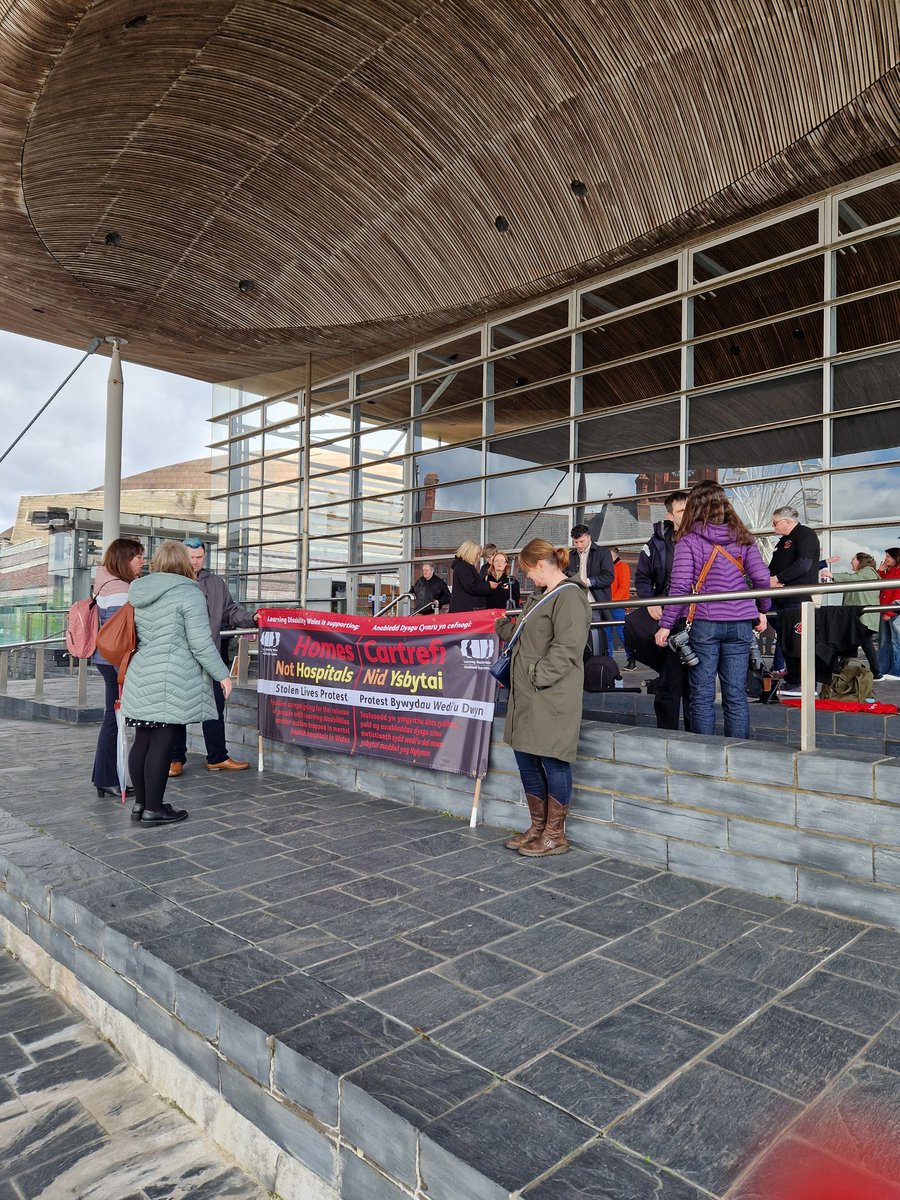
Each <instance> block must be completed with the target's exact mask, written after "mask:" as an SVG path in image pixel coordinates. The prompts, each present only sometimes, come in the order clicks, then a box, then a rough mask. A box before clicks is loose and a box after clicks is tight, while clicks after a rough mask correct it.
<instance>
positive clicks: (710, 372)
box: [694, 313, 822, 387]
mask: <svg viewBox="0 0 900 1200" xmlns="http://www.w3.org/2000/svg"><path fill="white" fill-rule="evenodd" d="M821 354H822V317H821V314H820V313H806V314H805V315H804V316H800V317H791V318H790V320H787V321H778V322H776V323H775V324H774V325H762V326H759V327H758V328H756V329H747V330H744V332H743V333H731V334H728V335H727V336H726V337H724V338H716V339H715V341H712V342H701V343H700V344H699V345H697V346H695V347H694V383H695V385H696V386H697V387H706V386H708V385H709V384H711V383H722V382H724V381H725V380H726V379H740V378H741V377H742V376H744V375H761V374H762V373H763V372H764V371H774V370H776V369H777V368H779V367H790V366H794V365H798V364H800V363H805V362H809V361H810V360H811V359H814V358H819V357H820V356H821Z"/></svg>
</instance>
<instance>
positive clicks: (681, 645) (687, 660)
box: [666, 629, 700, 667]
mask: <svg viewBox="0 0 900 1200" xmlns="http://www.w3.org/2000/svg"><path fill="white" fill-rule="evenodd" d="M666 645H667V646H668V647H669V649H670V650H671V651H672V653H673V654H677V655H678V661H679V662H680V663H681V665H682V666H683V667H696V665H697V663H699V661H700V659H699V658H698V657H697V654H696V652H695V650H694V647H693V646H692V645H691V632H690V630H689V629H682V631H681V633H676V634H675V636H674V637H670V638H669V640H668V642H666Z"/></svg>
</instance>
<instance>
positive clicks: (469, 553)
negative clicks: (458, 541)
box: [456, 541, 481, 567]
mask: <svg viewBox="0 0 900 1200" xmlns="http://www.w3.org/2000/svg"><path fill="white" fill-rule="evenodd" d="M456 557H457V558H461V559H462V560H463V562H467V563H468V564H469V566H470V567H477V566H478V562H479V559H480V558H481V547H480V546H479V545H478V543H477V542H470V541H465V542H463V543H462V545H461V546H460V547H459V548H458V550H457V551H456Z"/></svg>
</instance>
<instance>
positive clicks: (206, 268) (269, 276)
mask: <svg viewBox="0 0 900 1200" xmlns="http://www.w3.org/2000/svg"><path fill="white" fill-rule="evenodd" d="M898 16H900V11H898V3H897V0H716V3H710V2H709V0H650V2H648V0H605V3H603V4H602V5H600V4H597V3H593V2H591V0H517V2H514V3H511V4H497V3H487V2H486V0H444V2H441V0H431V2H429V0H305V2H304V3H300V2H299V0H106V2H105V3H94V4H85V3H77V2H75V0H0V79H2V80H4V81H6V83H5V86H4V88H3V90H2V92H0V118H2V119H0V183H2V188H0V277H2V279H3V290H4V294H5V296H4V313H3V317H2V324H3V325H4V326H5V327H6V328H7V329H10V330H14V331H16V332H20V333H25V334H29V335H31V336H35V337H41V338H47V339H51V340H57V341H62V342H66V343H70V344H73V345H77V344H83V343H85V342H87V340H88V339H89V338H90V337H91V336H92V335H93V334H95V333H97V334H107V333H119V334H122V335H123V336H125V337H127V338H128V339H129V342H130V345H129V350H128V356H129V357H130V358H132V359H135V360H138V361H142V362H146V363H148V364H151V365H154V366H158V367H162V368H165V369H168V370H174V371H180V372H183V373H186V374H191V375H197V376H201V377H204V378H207V379H210V380H226V379H237V378H242V377H248V376H259V375H262V374H265V373H267V372H279V371H280V372H286V371H287V372H289V371H290V370H291V368H294V367H296V365H297V364H298V362H299V361H300V359H301V357H302V356H303V354H305V353H306V351H307V350H310V349H311V350H312V351H313V352H314V354H315V356H316V363H317V375H320V376H321V375H322V374H324V373H326V372H328V371H329V370H336V369H342V368H343V366H345V365H346V364H347V363H349V361H350V360H351V356H355V357H356V358H357V359H359V358H370V357H373V356H375V355H378V354H381V353H386V352H388V351H390V350H391V349H393V348H395V347H398V346H402V345H406V344H409V342H410V341H412V340H414V339H416V338H423V337H426V336H430V335H432V334H434V333H437V332H439V331H441V330H444V329H447V328H450V327H452V326H453V325H456V324H458V323H459V322H460V321H463V320H466V319H467V318H469V317H472V316H476V315H478V314H481V313H483V312H485V311H487V310H490V309H494V308H497V307H501V306H504V305H508V304H510V303H512V302H514V301H517V300H520V299H523V298H529V297H532V296H536V295H539V294H541V293H543V292H545V291H547V290H548V289H549V288H551V287H554V286H557V285H560V284H565V283H568V282H571V281H575V280H578V279H580V278H584V277H586V276H589V275H592V274H596V273H597V272H599V271H602V270H604V269H605V268H606V267H608V266H611V265H614V264H616V263H619V262H622V261H626V260H629V259H633V258H635V257H638V256H640V255H643V254H646V253H648V252H650V251H653V250H656V249H660V248H664V247H666V246H670V245H674V244H676V243H677V242H679V241H680V240H683V239H684V238H685V237H689V236H695V235H696V234H697V233H698V232H700V231H705V230H710V229H713V228H721V227H724V226H727V225H731V224H734V223H735V222H737V221H739V220H740V219H742V218H744V217H746V216H749V215H752V214H755V213H759V212H762V211H765V210H767V209H769V208H771V207H773V206H776V205H778V204H782V203H785V202H787V201H790V200H792V199H795V198H799V197H803V196H806V195H809V194H811V193H813V192H815V191H817V190H821V189H822V188H824V187H826V186H828V185H830V184H833V183H835V182H839V181H841V180H845V179H851V178H854V177H855V176H857V175H859V174H861V173H863V172H866V171H871V170H874V169H877V168H879V167H883V166H888V165H890V164H892V163H895V162H897V161H900V148H898V138H897V115H896V114H897V112H898V111H900V66H898V64H900V20H898ZM576 180H579V181H582V182H583V183H584V184H585V185H586V187H587V194H586V195H585V196H583V197H579V196H577V195H575V194H574V193H573V190H572V188H571V186H570V185H571V183H572V182H573V181H576ZM498 216H502V217H503V218H504V219H505V220H506V221H507V222H508V225H509V228H508V230H507V231H506V232H502V233H501V232H498V229H497V228H496V225H495V219H496V218H497V217H498ZM241 280H252V281H253V285H254V286H253V288H252V290H249V291H246V292H244V291H241V290H240V289H239V287H238V284H239V281H241Z"/></svg>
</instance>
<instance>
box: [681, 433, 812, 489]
mask: <svg viewBox="0 0 900 1200" xmlns="http://www.w3.org/2000/svg"><path fill="white" fill-rule="evenodd" d="M688 465H689V466H690V468H691V470H692V471H695V472H697V473H699V474H702V475H703V477H704V478H708V479H718V480H719V482H720V483H738V482H740V481H741V480H742V479H743V478H745V476H744V475H742V472H745V471H746V470H748V469H750V468H762V469H764V470H765V471H767V472H768V473H769V474H770V475H791V474H794V473H795V472H807V471H818V470H820V469H821V466H822V426H821V424H820V423H819V422H818V421H811V422H809V423H808V424H805V425H804V424H801V425H794V426H792V427H791V428H789V429H759V430H756V431H755V432H753V433H745V434H736V435H734V436H732V437H724V438H715V439H712V440H710V441H706V442H695V443H692V444H691V445H689V446H688Z"/></svg>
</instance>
